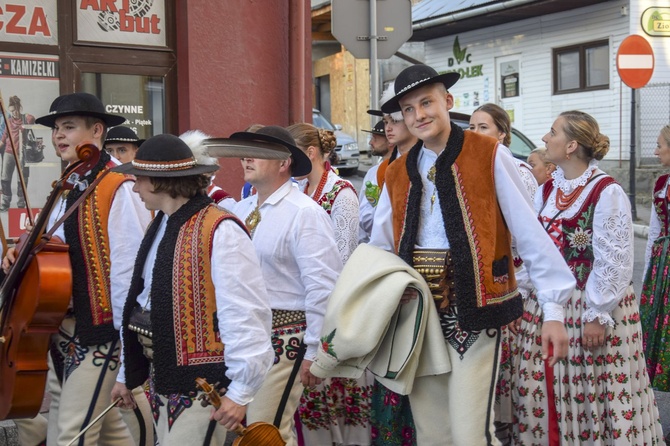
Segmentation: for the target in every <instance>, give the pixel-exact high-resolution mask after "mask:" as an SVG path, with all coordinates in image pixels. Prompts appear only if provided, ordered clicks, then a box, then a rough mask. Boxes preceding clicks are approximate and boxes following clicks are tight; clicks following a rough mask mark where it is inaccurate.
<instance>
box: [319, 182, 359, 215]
mask: <svg viewBox="0 0 670 446" xmlns="http://www.w3.org/2000/svg"><path fill="white" fill-rule="evenodd" d="M344 189H351V190H353V191H354V193H356V189H354V186H353V185H352V184H351V183H350V182H348V181H344V180H337V181H336V182H335V184H333V188H332V189H331V190H330V191H329V192H328V193H325V194H323V195H321V198H319V201H317V204H318V205H319V206H321V207H322V208H323V209H324V210H325V211H326V212H328V215H330V213H331V211H332V210H333V203H335V199H336V198H337V195H338V194H339V193H340V192H341V191H342V190H344Z"/></svg>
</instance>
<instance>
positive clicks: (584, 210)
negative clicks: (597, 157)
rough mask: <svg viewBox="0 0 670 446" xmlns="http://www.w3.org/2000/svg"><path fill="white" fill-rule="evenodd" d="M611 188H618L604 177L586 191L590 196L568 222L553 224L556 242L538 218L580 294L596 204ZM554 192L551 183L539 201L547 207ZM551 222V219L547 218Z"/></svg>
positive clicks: (590, 254)
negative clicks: (555, 231)
mask: <svg viewBox="0 0 670 446" xmlns="http://www.w3.org/2000/svg"><path fill="white" fill-rule="evenodd" d="M611 184H618V183H617V182H616V180H615V179H614V178H612V177H610V176H604V177H603V178H601V179H599V180H598V182H597V183H596V184H595V185H594V186H593V188H592V189H591V190H590V191H589V195H588V196H587V197H586V200H585V201H584V203H583V204H582V205H581V207H580V208H579V211H578V212H577V213H576V214H575V215H574V216H573V217H572V218H569V219H566V218H562V219H561V218H558V219H556V221H554V224H553V229H556V228H560V230H561V234H560V236H559V237H558V240H557V238H554V235H553V234H552V233H551V232H549V231H550V230H551V229H552V227H550V228H549V229H547V227H546V226H547V223H546V222H545V221H544V220H545V219H546V218H542V216H539V217H538V218H539V220H540V223H542V226H543V227H544V228H545V230H546V231H547V232H549V236H550V237H551V238H552V240H554V244H556V245H557V246H558V249H559V250H560V251H561V254H562V255H563V258H564V259H565V261H566V263H567V264H568V266H569V267H570V270H571V271H572V274H573V275H574V276H575V280H576V281H577V289H578V290H580V291H583V290H584V289H585V288H586V281H587V280H588V278H589V274H591V270H592V269H593V261H594V254H593V217H594V214H595V208H596V204H597V203H598V200H600V194H601V193H602V191H603V190H605V188H606V187H607V186H609V185H611ZM553 189H554V180H553V179H550V180H548V181H547V182H545V183H544V185H543V190H542V197H543V203H545V204H546V202H547V200H548V199H549V196H550V195H551V192H552V190H553ZM550 220H551V218H550Z"/></svg>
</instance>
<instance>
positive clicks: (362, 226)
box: [358, 164, 379, 243]
mask: <svg viewBox="0 0 670 446" xmlns="http://www.w3.org/2000/svg"><path fill="white" fill-rule="evenodd" d="M378 170H379V164H375V165H374V166H372V167H371V168H370V169H369V170H368V171H367V173H366V174H365V177H364V178H363V185H362V186H361V190H359V191H358V218H359V220H360V223H359V229H358V242H359V243H367V242H368V241H370V233H371V232H372V221H373V220H374V217H375V209H376V208H375V207H374V206H373V205H372V203H370V201H368V198H367V197H366V196H365V185H366V184H367V182H368V181H369V182H370V183H371V184H373V185H375V186H379V184H377V171H378Z"/></svg>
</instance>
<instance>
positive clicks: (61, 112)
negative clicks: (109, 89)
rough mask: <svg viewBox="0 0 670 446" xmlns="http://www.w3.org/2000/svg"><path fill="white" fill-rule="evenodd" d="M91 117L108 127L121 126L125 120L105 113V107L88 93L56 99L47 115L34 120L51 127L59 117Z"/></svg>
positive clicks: (73, 94)
mask: <svg viewBox="0 0 670 446" xmlns="http://www.w3.org/2000/svg"><path fill="white" fill-rule="evenodd" d="M75 115H76V116H93V117H95V118H99V119H101V120H102V121H103V122H104V123H105V124H107V126H108V127H112V126H115V125H119V124H123V123H124V122H125V121H126V118H124V117H123V116H119V115H112V114H110V113H107V112H106V111H105V106H104V105H102V102H101V101H100V99H98V98H97V97H95V96H93V95H92V94H90V93H70V94H64V95H62V96H59V97H57V98H56V99H54V101H53V102H52V103H51V107H49V114H48V115H45V116H41V117H39V118H37V119H36V120H35V122H36V123H38V124H42V125H46V126H47V127H53V126H54V125H55V122H56V119H58V118H60V117H61V116H75Z"/></svg>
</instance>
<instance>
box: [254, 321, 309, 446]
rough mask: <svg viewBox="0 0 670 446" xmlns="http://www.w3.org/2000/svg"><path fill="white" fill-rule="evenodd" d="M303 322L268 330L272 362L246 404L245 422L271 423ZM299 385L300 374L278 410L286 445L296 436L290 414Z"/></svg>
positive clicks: (302, 333) (297, 399)
mask: <svg viewBox="0 0 670 446" xmlns="http://www.w3.org/2000/svg"><path fill="white" fill-rule="evenodd" d="M273 325H274V324H273ZM306 327H307V326H306V324H305V322H304V320H303V321H302V322H294V323H292V324H289V325H284V326H281V327H277V326H275V328H273V330H272V346H273V347H274V349H275V362H274V365H273V366H272V368H271V369H270V372H269V373H268V375H267V377H266V378H265V381H264V382H263V385H262V386H261V389H260V390H259V391H258V393H257V394H256V396H255V397H254V400H253V401H252V402H251V403H249V405H248V406H247V424H251V423H255V422H256V421H265V422H267V423H273V422H274V419H275V415H276V413H277V407H279V402H280V400H281V397H282V395H283V393H284V389H285V388H286V383H287V381H288V378H289V375H290V374H291V370H293V367H294V366H295V361H296V358H297V357H298V351H299V349H300V343H301V342H302V339H303V337H304V336H305V329H306ZM302 390H303V385H302V384H301V383H300V376H299V375H298V376H297V377H296V380H295V382H294V383H293V386H292V387H291V393H290V396H289V398H288V401H287V403H286V407H285V408H284V411H283V413H282V419H281V423H280V425H279V432H280V434H281V436H282V438H283V439H284V441H286V445H287V446H296V445H297V444H298V443H297V438H296V434H295V429H294V426H295V422H294V418H293V414H294V413H295V411H296V409H297V408H298V403H299V402H300V395H301V394H302Z"/></svg>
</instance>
